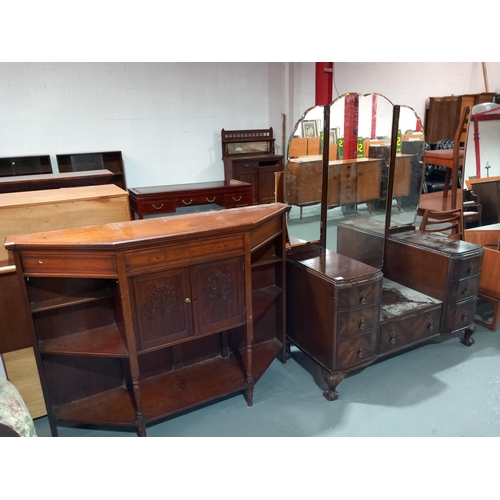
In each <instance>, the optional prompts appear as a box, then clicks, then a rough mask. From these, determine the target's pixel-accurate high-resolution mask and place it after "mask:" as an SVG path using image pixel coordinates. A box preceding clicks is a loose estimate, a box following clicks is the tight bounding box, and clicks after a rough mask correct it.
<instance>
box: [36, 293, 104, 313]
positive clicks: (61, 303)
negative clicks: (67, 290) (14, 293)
mask: <svg viewBox="0 0 500 500" xmlns="http://www.w3.org/2000/svg"><path fill="white" fill-rule="evenodd" d="M112 296H113V292H112V291H111V290H110V289H104V290H95V291H92V292H85V293H81V294H78V295H73V296H64V297H58V298H57V299H51V300H44V301H42V302H32V303H31V312H33V313H39V312H44V311H50V310H53V309H60V308H63V307H70V306H75V305H79V304H85V303H89V302H95V301H97V300H102V299H107V298H109V297H112Z"/></svg>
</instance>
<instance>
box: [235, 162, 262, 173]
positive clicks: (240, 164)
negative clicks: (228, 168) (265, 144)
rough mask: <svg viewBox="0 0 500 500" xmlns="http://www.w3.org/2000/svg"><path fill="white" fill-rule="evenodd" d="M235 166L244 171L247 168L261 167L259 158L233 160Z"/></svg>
mask: <svg viewBox="0 0 500 500" xmlns="http://www.w3.org/2000/svg"><path fill="white" fill-rule="evenodd" d="M233 167H234V168H235V169H237V170H240V171H243V170H245V169H254V170H256V169H258V168H259V161H258V160H241V161H233Z"/></svg>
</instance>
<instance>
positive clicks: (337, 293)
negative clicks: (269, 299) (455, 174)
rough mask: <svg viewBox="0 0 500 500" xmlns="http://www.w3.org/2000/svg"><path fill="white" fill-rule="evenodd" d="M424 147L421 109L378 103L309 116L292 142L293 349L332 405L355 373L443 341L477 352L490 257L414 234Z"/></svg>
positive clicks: (339, 105) (364, 98) (342, 102)
mask: <svg viewBox="0 0 500 500" xmlns="http://www.w3.org/2000/svg"><path fill="white" fill-rule="evenodd" d="M321 130H322V133H321ZM314 133H316V134H317V135H316V136H314V135H313V134H314ZM311 137H317V138H319V147H320V152H319V154H317V150H316V149H311V151H310V150H309V139H310V138H311ZM304 139H306V140H304ZM424 144H425V138H424V133H423V131H422V126H421V122H420V118H419V117H418V116H417V115H416V114H415V112H414V110H413V109H412V108H410V107H408V106H399V105H394V104H393V103H391V102H390V101H389V100H388V99H387V98H386V97H384V96H382V95H380V94H365V95H361V94H356V93H348V94H344V95H343V96H340V97H339V98H337V99H336V100H334V101H333V102H332V103H331V104H330V105H328V106H317V107H314V108H310V109H309V110H307V111H306V112H305V113H304V114H303V115H302V117H301V119H300V120H299V121H298V122H297V124H296V125H295V127H294V130H293V133H292V136H291V137H290V141H289V144H288V151H287V153H288V154H287V161H286V167H285V171H284V200H285V202H286V203H288V204H289V205H291V206H292V209H291V211H290V213H289V216H288V218H287V228H288V234H289V248H288V251H287V339H288V341H289V343H290V344H293V345H295V346H296V347H297V348H298V349H300V350H301V351H303V352H304V353H306V354H307V355H308V356H310V357H311V358H312V359H313V361H315V362H316V363H317V364H319V365H320V367H321V369H322V374H323V378H324V380H325V382H326V384H327V386H328V388H327V390H325V391H324V393H323V394H324V396H325V398H326V399H328V400H335V399H337V398H338V393H337V390H336V389H337V386H338V384H339V383H340V382H341V381H342V380H343V379H344V377H345V376H346V374H347V373H349V372H352V371H355V370H358V369H360V368H364V367H366V366H368V365H370V364H372V363H373V362H375V361H376V360H378V359H380V358H381V357H384V356H388V355H393V354H395V353H396V352H398V351H402V350H404V349H407V348H409V347H413V346H415V345H417V344H419V343H423V342H427V341H429V340H430V339H432V338H433V337H436V336H438V335H440V334H442V333H446V334H458V333H460V334H461V333H463V334H464V335H463V339H462V343H464V344H465V345H472V343H473V340H472V338H471V335H472V333H473V331H474V327H473V319H474V313H475V304H476V298H477V288H478V281H479V275H480V271H481V264H482V255H483V250H482V248H481V247H479V246H477V245H471V244H469V243H466V242H463V241H458V240H454V239H450V238H447V237H446V236H436V235H435V234H429V233H424V232H421V231H419V230H418V229H416V216H417V209H418V203H419V198H420V193H421V188H422V182H423V150H424ZM313 147H314V144H313ZM309 152H311V153H313V154H308V153H309ZM314 153H315V154H314ZM290 352H291V350H290Z"/></svg>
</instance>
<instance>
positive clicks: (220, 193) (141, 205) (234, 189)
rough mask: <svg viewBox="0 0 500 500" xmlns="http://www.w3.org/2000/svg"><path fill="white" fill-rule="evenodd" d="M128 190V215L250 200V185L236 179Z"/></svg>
mask: <svg viewBox="0 0 500 500" xmlns="http://www.w3.org/2000/svg"><path fill="white" fill-rule="evenodd" d="M128 192H129V202H130V210H131V212H132V218H133V219H134V218H135V215H136V214H137V217H138V218H139V219H143V218H144V216H145V215H155V214H164V213H169V212H175V209H176V208H180V207H187V206H193V205H206V204H209V203H215V204H216V205H220V206H222V207H224V208H237V207H245V206H248V205H251V204H252V185H251V184H249V183H248V182H242V181H237V180H234V179H232V180H226V181H213V182H199V183H195V184H176V185H175V184H174V185H171V186H151V187H139V188H131V189H129V190H128Z"/></svg>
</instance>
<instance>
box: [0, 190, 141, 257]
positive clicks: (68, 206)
mask: <svg viewBox="0 0 500 500" xmlns="http://www.w3.org/2000/svg"><path fill="white" fill-rule="evenodd" d="M130 219H131V217H130V208H129V203H128V193H127V192H126V191H124V190H123V189H121V188H119V187H118V186H115V185H114V184H105V185H101V186H83V187H75V188H62V189H46V190H42V191H29V192H20V193H4V194H0V241H1V243H2V245H1V246H0V262H3V261H7V262H8V263H9V264H13V263H14V262H13V258H12V256H11V255H10V254H9V253H8V252H7V250H6V249H5V248H4V247H3V242H4V241H5V238H6V237H7V236H17V235H21V234H31V233H35V232H41V231H52V230H55V229H70V228H74V227H86V226H95V225H102V224H108V223H110V222H126V221H129V220H130Z"/></svg>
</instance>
